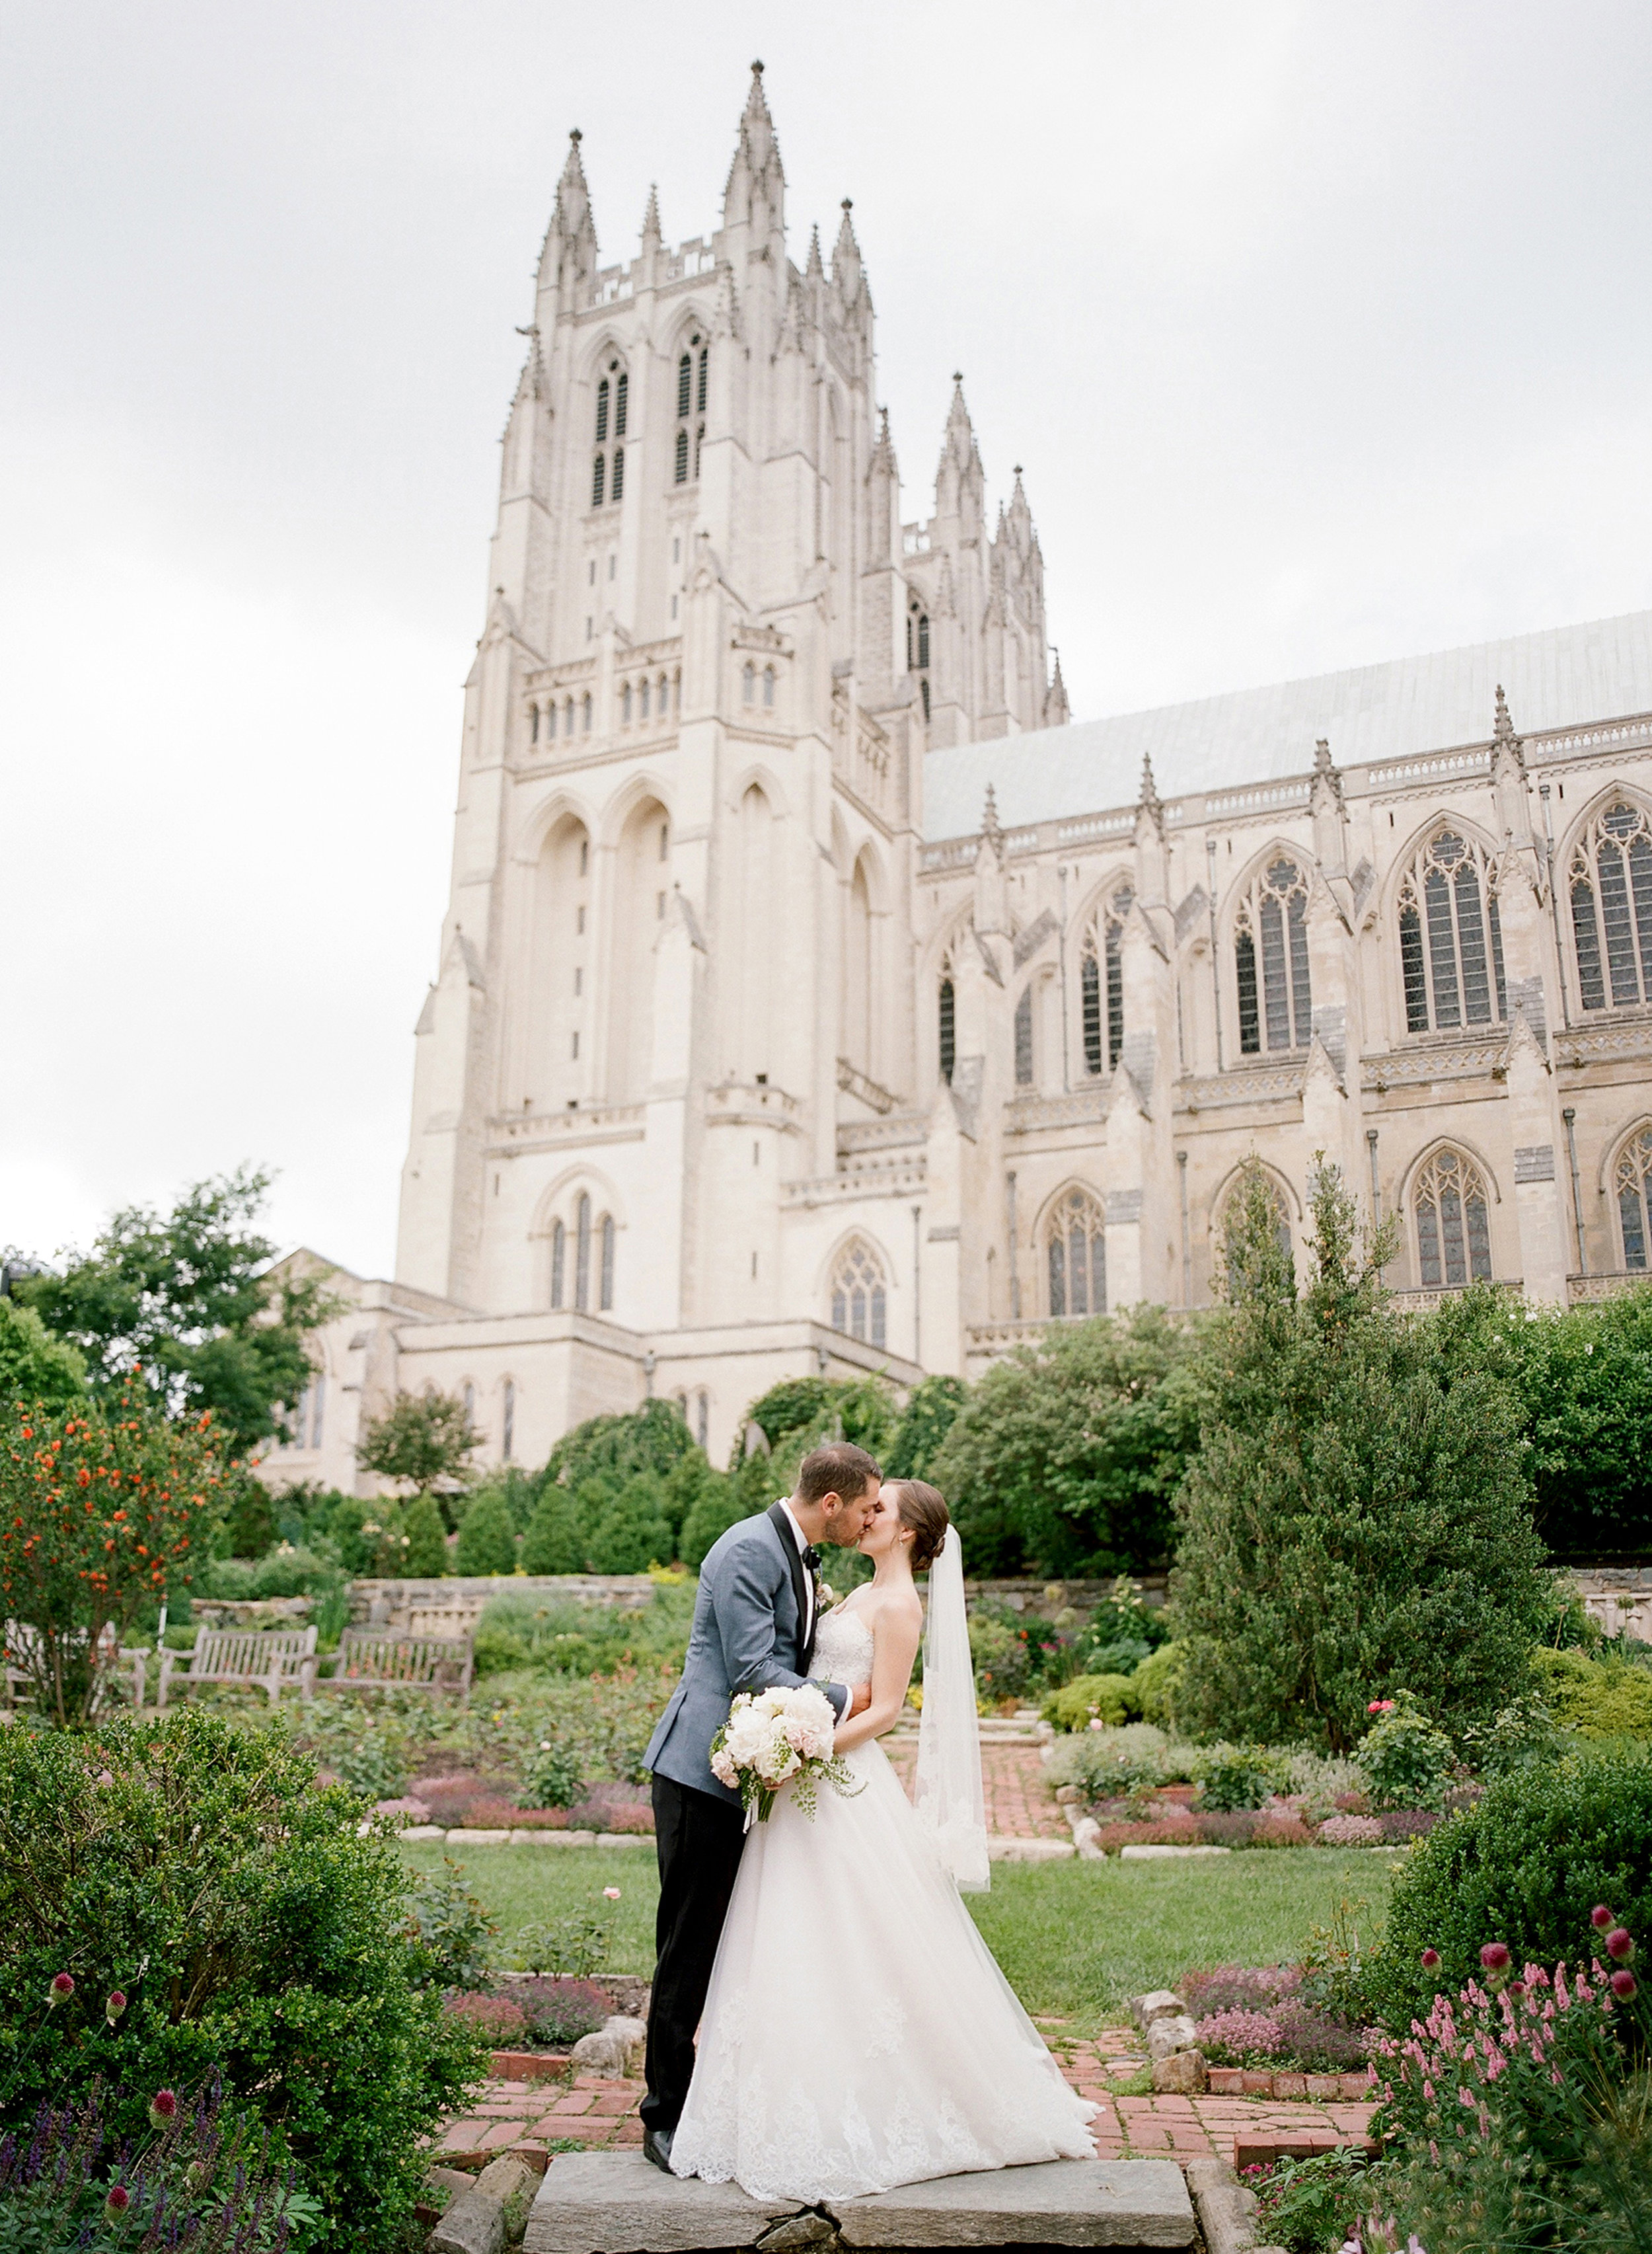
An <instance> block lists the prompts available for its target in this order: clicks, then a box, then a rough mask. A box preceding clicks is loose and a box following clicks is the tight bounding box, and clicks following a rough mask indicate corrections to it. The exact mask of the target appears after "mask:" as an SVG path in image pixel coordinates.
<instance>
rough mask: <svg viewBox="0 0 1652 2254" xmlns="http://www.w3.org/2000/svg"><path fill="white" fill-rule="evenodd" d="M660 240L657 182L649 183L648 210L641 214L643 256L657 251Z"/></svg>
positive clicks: (661, 238)
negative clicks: (651, 251)
mask: <svg viewBox="0 0 1652 2254" xmlns="http://www.w3.org/2000/svg"><path fill="white" fill-rule="evenodd" d="M662 240H663V237H662V236H661V235H660V231H659V184H658V182H656V181H650V183H649V187H648V208H647V209H646V210H645V212H644V214H643V250H644V253H645V254H646V253H647V252H649V251H650V250H658V249H659V247H660V243H661V242H662Z"/></svg>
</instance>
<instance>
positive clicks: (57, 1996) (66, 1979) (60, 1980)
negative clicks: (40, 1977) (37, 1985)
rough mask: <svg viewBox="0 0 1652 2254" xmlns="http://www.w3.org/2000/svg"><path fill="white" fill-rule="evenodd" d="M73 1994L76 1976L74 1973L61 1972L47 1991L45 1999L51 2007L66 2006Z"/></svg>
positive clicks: (53, 1979) (54, 1977) (56, 1975)
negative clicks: (53, 2005)
mask: <svg viewBox="0 0 1652 2254" xmlns="http://www.w3.org/2000/svg"><path fill="white" fill-rule="evenodd" d="M73 1993H74V1975H73V1973H72V1972H59V1973H57V1974H55V1975H54V1976H53V1978H52V1985H51V1986H50V1988H48V1989H47V1991H46V1998H45V1999H46V2002H47V2003H48V2004H49V2005H50V2004H66V2003H67V2002H68V2000H69V1998H70V1997H71V1996H72V1995H73Z"/></svg>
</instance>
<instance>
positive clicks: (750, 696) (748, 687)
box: [740, 658, 757, 704]
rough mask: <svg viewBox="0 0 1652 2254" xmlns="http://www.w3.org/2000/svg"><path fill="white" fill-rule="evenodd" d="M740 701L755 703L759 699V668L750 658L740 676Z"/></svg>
mask: <svg viewBox="0 0 1652 2254" xmlns="http://www.w3.org/2000/svg"><path fill="white" fill-rule="evenodd" d="M740 701H741V703H742V704H756V701H757V669H756V666H755V665H754V664H753V663H752V662H751V660H750V659H749V658H748V659H747V660H746V662H745V666H744V668H743V669H742V672H741V676H740Z"/></svg>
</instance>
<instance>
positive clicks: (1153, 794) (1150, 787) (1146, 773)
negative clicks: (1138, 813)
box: [1057, 660, 1159, 806]
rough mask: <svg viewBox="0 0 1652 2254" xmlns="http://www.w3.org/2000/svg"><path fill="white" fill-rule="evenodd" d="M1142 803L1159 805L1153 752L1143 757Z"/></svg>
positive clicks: (1146, 753) (1144, 754)
mask: <svg viewBox="0 0 1652 2254" xmlns="http://www.w3.org/2000/svg"><path fill="white" fill-rule="evenodd" d="M1057 662H1058V663H1059V660H1058V661H1057ZM1141 803H1142V804H1143V805H1144V806H1157V805H1158V803H1159V787H1158V785H1157V784H1156V783H1155V782H1154V779H1153V753H1151V752H1144V753H1142V757H1141Z"/></svg>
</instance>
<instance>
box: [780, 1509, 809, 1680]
mask: <svg viewBox="0 0 1652 2254" xmlns="http://www.w3.org/2000/svg"><path fill="white" fill-rule="evenodd" d="M780 1508H781V1509H782V1510H784V1513H785V1515H786V1516H787V1518H788V1519H789V1520H790V1521H791V1531H792V1534H793V1536H794V1537H796V1540H797V1544H798V1557H799V1558H800V1557H802V1555H803V1553H804V1551H805V1550H806V1549H807V1548H808V1546H809V1537H808V1536H807V1535H806V1534H805V1532H804V1530H803V1529H802V1528H801V1527H800V1526H799V1525H798V1515H797V1513H796V1511H794V1510H793V1509H792V1508H791V1498H790V1496H788V1495H782V1496H781V1497H780ZM813 1634H814V1575H813V1574H812V1572H810V1571H809V1569H808V1567H807V1566H806V1565H805V1567H804V1569H803V1644H804V1649H805V1651H806V1650H807V1649H808V1646H809V1638H810V1637H811V1636H812V1635H813Z"/></svg>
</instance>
